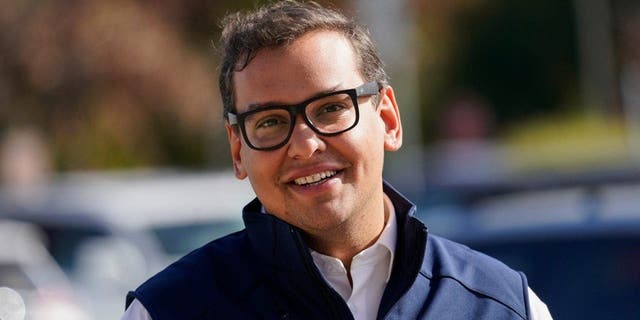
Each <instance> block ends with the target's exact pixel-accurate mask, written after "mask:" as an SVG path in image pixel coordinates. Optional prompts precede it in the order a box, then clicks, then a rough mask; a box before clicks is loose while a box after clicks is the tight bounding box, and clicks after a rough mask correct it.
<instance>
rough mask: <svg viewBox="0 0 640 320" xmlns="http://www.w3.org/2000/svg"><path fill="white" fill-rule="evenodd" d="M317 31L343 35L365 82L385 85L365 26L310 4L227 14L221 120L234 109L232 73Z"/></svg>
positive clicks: (273, 5)
mask: <svg viewBox="0 0 640 320" xmlns="http://www.w3.org/2000/svg"><path fill="white" fill-rule="evenodd" d="M316 30H327V31H337V32H339V33H341V34H343V35H344V36H345V38H347V39H348V40H349V42H350V43H351V45H352V47H353V50H354V53H355V56H356V63H357V67H358V70H360V73H361V76H362V77H363V78H364V80H365V81H377V82H379V83H380V84H381V85H387V83H388V77H387V74H386V73H385V71H384V68H383V63H382V60H381V59H380V57H379V55H378V51H377V50H376V48H375V46H374V44H373V41H372V40H371V36H370V34H369V31H368V30H367V29H366V28H365V27H364V26H362V25H360V24H358V23H356V22H355V21H354V20H353V19H349V18H347V17H346V16H345V15H343V14H342V13H340V12H338V11H336V10H334V9H331V8H326V7H323V6H321V5H319V4H317V3H316V2H313V1H308V2H300V1H295V0H284V1H278V2H274V3H270V4H268V5H265V6H263V7H261V8H258V9H256V10H254V11H251V12H247V13H240V12H237V13H232V14H229V15H227V16H226V17H224V18H223V20H222V35H221V37H220V43H219V47H220V51H221V60H222V61H221V66H220V77H219V86H220V95H221V96H222V104H223V113H224V114H223V115H224V117H225V118H226V117H227V114H228V112H233V111H234V110H235V105H234V103H235V102H234V90H233V73H234V72H236V71H242V70H243V69H244V68H245V67H246V66H247V65H248V64H249V63H250V62H251V59H253V57H254V56H255V55H256V53H257V52H258V51H259V50H260V49H263V48H267V47H279V46H285V45H287V44H290V43H292V42H293V41H294V40H296V39H298V38H300V37H301V36H302V35H304V34H306V33H308V32H311V31H316Z"/></svg>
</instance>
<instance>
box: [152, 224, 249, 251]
mask: <svg viewBox="0 0 640 320" xmlns="http://www.w3.org/2000/svg"><path fill="white" fill-rule="evenodd" d="M242 228H243V224H242V221H240V220H223V221H214V222H194V223H189V224H181V225H170V226H161V227H156V228H154V229H153V233H154V234H155V235H156V236H157V237H158V240H160V243H161V245H162V247H163V248H164V249H165V251H166V252H167V253H168V254H169V255H172V256H181V255H184V254H186V253H188V252H190V251H191V250H194V249H196V248H198V247H200V246H202V245H204V244H206V243H207V242H209V241H211V240H212V239H217V238H219V237H222V236H224V235H227V234H229V233H232V232H235V231H239V230H241V229H242Z"/></svg>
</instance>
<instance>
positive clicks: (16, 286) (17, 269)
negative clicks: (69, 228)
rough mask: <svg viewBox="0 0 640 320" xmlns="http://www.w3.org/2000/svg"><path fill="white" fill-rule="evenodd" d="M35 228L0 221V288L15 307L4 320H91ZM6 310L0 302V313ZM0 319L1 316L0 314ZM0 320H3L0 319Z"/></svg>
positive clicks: (23, 224)
mask: <svg viewBox="0 0 640 320" xmlns="http://www.w3.org/2000/svg"><path fill="white" fill-rule="evenodd" d="M42 241H43V239H42V237H41V233H40V230H38V228H37V227H36V226H34V225H31V224H28V223H24V222H17V221H12V220H7V219H0V288H3V289H2V290H3V297H2V298H4V299H9V298H10V299H11V300H12V302H13V303H14V306H16V305H18V306H21V307H18V308H13V309H12V310H11V312H12V314H6V315H4V316H7V319H22V318H21V317H20V316H24V317H25V318H24V319H26V320H44V319H47V320H90V319H92V318H91V317H90V316H89V314H88V313H87V312H86V311H85V310H83V308H82V307H81V304H80V300H79V297H78V295H77V292H75V291H74V289H73V287H72V285H71V283H70V282H69V280H68V279H67V277H66V275H65V274H64V272H62V270H61V269H60V267H59V266H58V265H57V264H56V262H55V261H54V259H53V258H52V257H51V255H49V253H48V252H47V250H46V248H45V246H44V243H43V242H42ZM2 307H5V308H6V307H7V306H6V305H3V304H2V301H1V300H0V309H2V310H3V312H4V311H6V312H9V310H5V309H4V308H2ZM0 315H2V313H1V312H0ZM0 318H3V319H4V317H2V316H0Z"/></svg>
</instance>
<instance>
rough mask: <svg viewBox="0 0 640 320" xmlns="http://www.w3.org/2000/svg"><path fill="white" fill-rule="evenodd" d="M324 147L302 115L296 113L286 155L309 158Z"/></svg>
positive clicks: (322, 141)
mask: <svg viewBox="0 0 640 320" xmlns="http://www.w3.org/2000/svg"><path fill="white" fill-rule="evenodd" d="M326 147H327V146H326V144H325V142H324V140H322V137H321V136H320V135H318V134H317V133H316V132H315V131H313V129H311V127H309V125H307V123H306V122H305V121H304V119H303V118H302V115H298V116H297V117H296V123H295V127H294V128H293V132H292V133H291V138H290V139H289V144H288V146H287V148H288V149H287V155H288V156H289V157H291V158H293V159H301V160H302V159H309V158H311V156H313V154H314V153H316V152H321V151H324V150H325V149H326Z"/></svg>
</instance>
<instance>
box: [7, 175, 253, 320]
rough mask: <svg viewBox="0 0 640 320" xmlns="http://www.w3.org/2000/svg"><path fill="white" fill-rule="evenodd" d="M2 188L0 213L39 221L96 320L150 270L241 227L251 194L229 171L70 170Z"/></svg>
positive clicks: (113, 311)
mask: <svg viewBox="0 0 640 320" xmlns="http://www.w3.org/2000/svg"><path fill="white" fill-rule="evenodd" d="M7 193H8V192H5V195H4V200H5V201H0V203H5V205H4V206H5V210H4V212H5V216H9V217H11V218H13V219H17V220H22V221H27V222H30V223H33V224H35V225H37V226H39V227H40V228H41V229H42V230H43V232H44V237H45V239H46V242H47V248H48V249H49V251H50V252H51V254H52V255H53V257H54V258H55V259H56V261H57V262H58V263H59V264H60V266H61V267H62V269H63V270H64V271H65V272H66V274H67V275H68V276H69V278H71V279H72V281H73V282H74V284H75V285H76V287H77V289H78V290H80V291H81V292H82V293H83V295H82V296H83V297H86V299H85V301H84V302H85V305H86V306H87V307H88V308H89V309H90V310H92V312H93V314H94V315H96V317H98V318H99V319H117V318H118V317H119V316H120V315H121V314H122V311H123V310H124V309H123V308H124V305H123V303H124V302H123V301H124V300H123V299H124V295H125V293H126V292H127V291H128V290H131V289H134V288H135V287H136V286H137V285H139V284H140V283H141V282H142V281H144V280H145V279H146V278H148V277H149V276H150V275H152V274H154V273H156V272H158V271H160V270H161V269H162V268H164V267H165V266H167V265H168V264H169V263H171V262H172V261H173V260H175V259H177V258H178V257H179V256H182V255H184V254H186V253H188V252H189V251H191V250H193V249H195V248H197V247H199V246H201V245H203V244H205V243H206V242H208V241H210V240H213V239H214V238H217V237H220V236H222V235H225V234H227V233H230V232H233V231H236V230H240V229H241V228H242V227H243V224H242V220H241V209H242V207H243V206H244V205H245V204H246V203H247V202H249V201H250V200H251V199H252V198H253V197H254V194H253V191H252V190H251V187H250V185H249V184H248V182H246V181H239V180H237V179H235V177H234V176H233V174H232V173H229V172H222V173H176V172H165V171H136V172H116V173H73V174H65V175H63V176H60V177H58V178H57V179H55V180H54V181H53V182H52V183H50V184H48V185H45V186H42V187H40V188H37V189H35V190H33V192H32V195H31V196H30V197H28V198H27V199H26V200H25V199H24V198H23V199H20V200H16V199H11V197H10V196H8V195H7Z"/></svg>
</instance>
